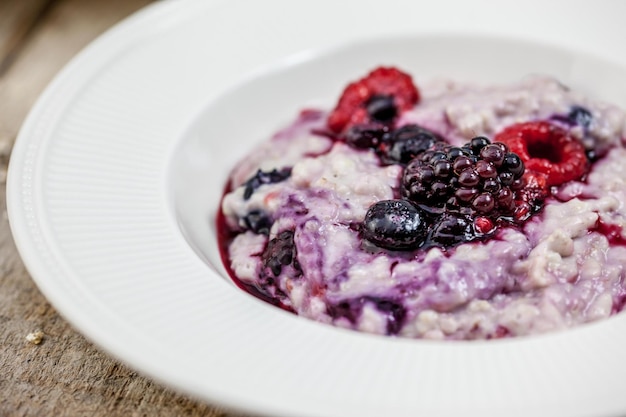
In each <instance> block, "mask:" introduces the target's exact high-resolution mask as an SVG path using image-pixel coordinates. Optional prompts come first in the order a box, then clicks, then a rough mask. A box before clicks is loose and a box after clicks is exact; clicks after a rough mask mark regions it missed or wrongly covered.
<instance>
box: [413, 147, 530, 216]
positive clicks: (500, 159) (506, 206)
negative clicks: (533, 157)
mask: <svg viewBox="0 0 626 417" xmlns="http://www.w3.org/2000/svg"><path fill="white" fill-rule="evenodd" d="M523 173H524V163H523V162H522V160H521V158H520V157H519V156H518V155H516V154H514V153H511V152H509V149H508V147H507V146H505V145H504V144H502V143H499V142H495V143H491V141H489V139H487V138H485V137H476V138H473V139H472V140H471V141H470V142H469V143H467V144H466V145H464V146H462V147H453V146H450V145H446V144H445V143H443V142H438V143H435V144H434V145H433V146H432V147H431V148H429V149H428V150H427V151H425V152H422V153H421V154H419V155H417V156H416V157H414V158H413V159H412V160H411V162H410V163H409V164H408V165H407V167H406V169H405V171H404V175H403V178H402V188H401V192H402V195H403V196H404V197H406V198H407V199H409V200H411V201H413V202H414V203H417V204H424V205H428V206H432V207H441V208H445V209H447V210H455V211H461V212H464V213H469V214H472V215H473V216H474V215H483V216H488V217H491V218H493V219H497V218H499V217H501V216H509V217H510V216H512V215H513V212H514V210H515V207H514V200H513V191H512V190H511V188H510V187H511V186H512V185H513V184H514V183H515V181H517V180H520V179H521V177H522V175H523Z"/></svg>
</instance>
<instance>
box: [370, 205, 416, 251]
mask: <svg viewBox="0 0 626 417" xmlns="http://www.w3.org/2000/svg"><path fill="white" fill-rule="evenodd" d="M424 214H425V213H424V212H423V211H422V210H421V209H419V208H418V207H416V206H415V205H414V204H412V203H411V202H409V201H407V200H382V201H379V202H377V203H374V204H373V205H372V206H371V207H370V208H369V209H368V210H367V213H366V215H365V219H364V220H363V226H362V229H361V231H362V234H363V237H364V238H365V239H367V240H368V241H370V242H372V243H373V244H374V245H376V246H380V247H382V248H385V249H391V250H397V249H400V250H402V249H412V248H417V247H419V246H420V245H421V244H422V243H423V242H424V240H425V238H426V222H425V221H424V220H425V219H424Z"/></svg>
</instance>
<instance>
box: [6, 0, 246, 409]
mask: <svg viewBox="0 0 626 417" xmlns="http://www.w3.org/2000/svg"><path fill="white" fill-rule="evenodd" d="M148 3H150V1H149V0H0V193H1V194H0V208H1V209H2V210H1V216H0V417H4V416H72V417H74V416H94V417H99V416H137V417H138V416H208V417H218V416H220V417H230V416H235V415H237V414H232V413H228V412H226V411H224V410H221V409H219V408H217V407H214V406H211V405H209V404H204V403H202V402H200V401H196V400H194V399H191V398H189V397H186V396H184V395H180V394H177V393H175V392H173V391H171V390H169V389H166V388H164V387H163V386H161V385H159V384H158V383H155V382H153V381H151V380H150V379H147V378H144V377H142V376H140V375H138V374H137V373H136V372H134V371H133V370H131V369H130V368H128V367H127V366H125V365H123V364H122V363H120V362H118V361H117V360H115V359H113V358H111V357H109V356H107V355H106V354H104V353H103V352H101V351H99V350H98V348H97V347H95V346H94V345H93V344H91V343H90V342H88V341H87V340H85V339H84V338H83V337H82V336H81V335H79V334H78V333H77V332H76V331H75V330H73V329H72V328H71V327H70V325H69V324H68V323H67V322H66V321H65V320H64V319H63V318H62V317H60V316H59V315H58V313H57V312H56V311H55V309H54V308H53V307H52V306H51V305H50V304H49V303H48V302H47V301H46V299H45V298H44V297H43V296H42V294H41V293H40V292H39V290H38V289H37V287H36V286H35V284H34V282H33V281H32V279H31V278H30V276H29V274H28V272H27V271H26V269H25V267H24V265H23V263H22V261H21V260H20V258H19V255H18V253H17V250H16V248H15V245H14V243H13V240H12V238H11V233H10V230H9V224H8V221H7V213H6V201H5V182H6V169H7V164H8V161H9V157H10V151H11V148H12V145H13V142H14V141H15V137H16V135H17V132H18V130H19V128H20V126H21V124H22V122H23V120H24V118H25V116H26V114H27V113H28V111H29V109H30V108H31V106H32V105H33V103H34V101H35V100H36V98H37V96H38V95H39V94H40V93H41V91H42V90H43V89H44V88H45V86H46V84H47V83H48V82H49V81H50V80H51V79H52V77H53V76H54V75H55V74H56V73H57V72H58V71H59V70H60V69H61V67H62V66H63V65H64V64H65V63H66V62H67V61H68V60H69V59H70V58H71V57H72V56H74V55H75V54H76V53H77V52H78V51H79V50H80V49H81V48H83V47H84V46H85V45H86V44H87V43H89V42H90V41H91V40H93V39H94V38H95V37H96V36H98V35H99V34H100V33H102V32H103V31H104V30H106V29H107V28H109V27H110V26H112V25H113V24H114V23H116V22H117V21H119V20H120V19H122V18H124V17H125V16H127V15H129V14H130V13H132V12H133V11H135V10H137V9H139V8H141V7H142V6H145V5H147V4H148ZM37 331H41V332H42V334H43V337H42V339H41V341H40V343H38V344H37V343H36V342H37V341H38V340H37V338H32V337H31V338H30V340H31V341H29V340H28V339H27V336H28V335H31V336H32V334H34V333H35V332H37ZM42 334H39V336H41V335H42Z"/></svg>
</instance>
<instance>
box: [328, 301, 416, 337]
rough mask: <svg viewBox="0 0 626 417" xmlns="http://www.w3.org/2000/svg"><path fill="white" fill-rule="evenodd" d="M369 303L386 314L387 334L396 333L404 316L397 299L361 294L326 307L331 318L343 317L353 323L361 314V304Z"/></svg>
mask: <svg viewBox="0 0 626 417" xmlns="http://www.w3.org/2000/svg"><path fill="white" fill-rule="evenodd" d="M370 303H371V304H374V307H375V308H376V310H378V311H379V312H380V313H383V314H384V315H385V316H387V334H389V335H395V334H398V332H400V329H401V328H402V326H403V324H404V319H405V317H406V309H405V308H404V306H403V305H402V303H401V302H399V301H395V300H393V299H386V298H380V297H376V296H362V297H357V298H352V299H347V300H343V301H340V302H339V303H336V304H329V305H328V306H327V307H326V308H327V312H328V314H329V315H330V316H331V317H332V318H333V319H338V318H345V319H348V321H350V322H351V323H352V324H354V323H356V321H357V319H358V318H359V317H360V316H361V313H362V311H363V306H364V305H365V304H370Z"/></svg>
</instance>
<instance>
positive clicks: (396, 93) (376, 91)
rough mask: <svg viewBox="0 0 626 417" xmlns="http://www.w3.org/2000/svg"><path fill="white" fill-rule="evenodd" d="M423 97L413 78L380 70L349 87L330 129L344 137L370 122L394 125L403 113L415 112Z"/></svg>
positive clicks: (331, 117)
mask: <svg viewBox="0 0 626 417" xmlns="http://www.w3.org/2000/svg"><path fill="white" fill-rule="evenodd" d="M419 98H420V95H419V91H418V90H417V87H415V85H414V84H413V81H412V79H411V76H410V75H408V74H406V73H404V72H402V71H400V70H398V69H396V68H393V67H379V68H376V69H375V70H373V71H372V72H370V73H369V74H368V75H367V76H366V77H364V78H362V79H360V80H358V81H356V82H353V83H351V84H349V85H348V86H347V87H346V88H345V90H344V91H343V93H342V95H341V97H340V98H339V102H338V103H337V106H336V107H335V109H334V110H333V111H332V112H331V113H330V115H329V116H328V127H329V129H330V130H331V131H332V132H334V133H341V132H343V131H345V130H346V129H347V128H349V127H350V126H352V125H355V124H360V123H365V122H368V121H380V122H384V123H392V122H393V120H394V119H395V118H396V116H397V115H398V114H400V113H401V112H402V111H406V110H409V109H411V108H412V107H413V106H414V105H415V104H417V102H418V101H419Z"/></svg>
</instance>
